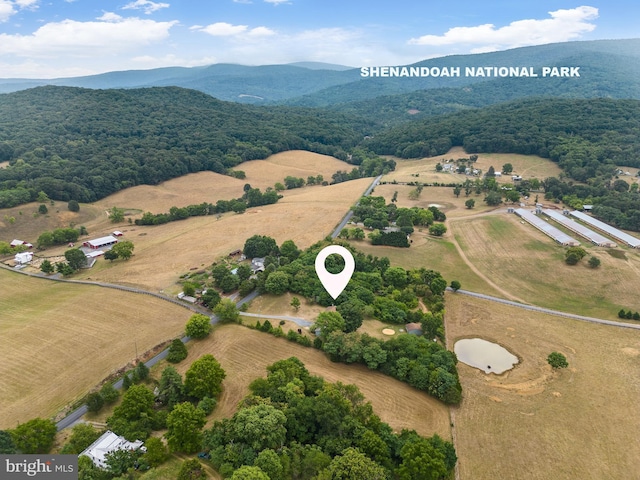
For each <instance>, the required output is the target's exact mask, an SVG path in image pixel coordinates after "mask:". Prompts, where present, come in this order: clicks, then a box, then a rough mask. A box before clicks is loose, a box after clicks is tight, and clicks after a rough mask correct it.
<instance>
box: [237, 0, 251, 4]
mask: <svg viewBox="0 0 640 480" xmlns="http://www.w3.org/2000/svg"><path fill="white" fill-rule="evenodd" d="M233 3H246V4H249V3H253V2H252V1H251V0H233Z"/></svg>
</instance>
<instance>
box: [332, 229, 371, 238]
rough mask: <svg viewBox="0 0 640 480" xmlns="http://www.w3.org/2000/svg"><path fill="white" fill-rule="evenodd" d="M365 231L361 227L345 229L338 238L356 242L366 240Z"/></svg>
mask: <svg viewBox="0 0 640 480" xmlns="http://www.w3.org/2000/svg"><path fill="white" fill-rule="evenodd" d="M364 236H365V235H364V230H362V229H361V228H359V227H355V228H346V227H345V228H343V229H342V230H340V233H339V234H338V237H340V238H344V239H345V240H349V239H350V238H352V239H354V240H364Z"/></svg>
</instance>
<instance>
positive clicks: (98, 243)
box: [82, 235, 118, 248]
mask: <svg viewBox="0 0 640 480" xmlns="http://www.w3.org/2000/svg"><path fill="white" fill-rule="evenodd" d="M116 243H118V239H117V238H116V237H114V236H113V235H107V236H106V237H100V238H96V239H94V240H87V241H86V242H84V243H83V244H82V245H83V246H85V247H89V248H102V247H106V246H108V245H114V244H116Z"/></svg>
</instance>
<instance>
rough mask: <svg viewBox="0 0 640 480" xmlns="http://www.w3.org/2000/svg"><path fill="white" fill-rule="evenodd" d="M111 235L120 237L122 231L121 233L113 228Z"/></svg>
mask: <svg viewBox="0 0 640 480" xmlns="http://www.w3.org/2000/svg"><path fill="white" fill-rule="evenodd" d="M111 235H113V236H114V237H121V236H122V235H124V233H122V232H121V231H120V230H115V231H114V232H111Z"/></svg>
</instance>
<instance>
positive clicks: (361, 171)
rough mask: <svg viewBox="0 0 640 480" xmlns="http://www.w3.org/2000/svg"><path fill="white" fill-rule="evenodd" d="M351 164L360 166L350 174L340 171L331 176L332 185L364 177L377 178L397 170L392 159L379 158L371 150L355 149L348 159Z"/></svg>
mask: <svg viewBox="0 0 640 480" xmlns="http://www.w3.org/2000/svg"><path fill="white" fill-rule="evenodd" d="M348 161H349V163H353V164H355V165H358V167H357V168H353V169H352V170H351V171H350V172H347V171H343V170H338V171H337V172H336V173H334V174H333V175H332V176H331V183H332V184H335V183H342V182H347V181H349V180H356V179H358V178H364V177H377V176H378V175H383V174H384V175H386V174H387V173H389V172H392V171H393V170H395V168H396V162H395V160H392V159H387V158H383V157H379V156H377V155H376V154H374V153H372V152H371V151H369V150H365V149H362V148H358V149H355V150H354V151H353V153H352V154H351V155H350V157H349V159H348Z"/></svg>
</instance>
